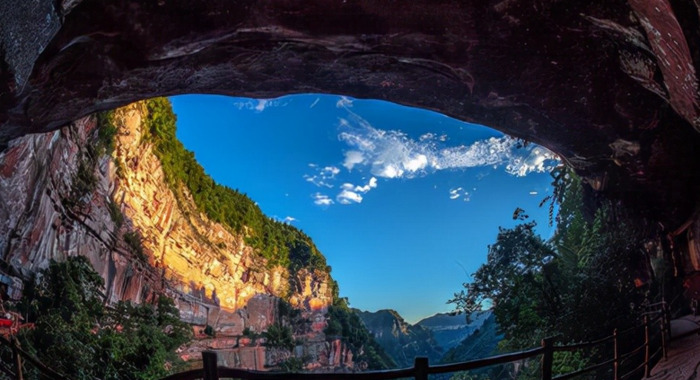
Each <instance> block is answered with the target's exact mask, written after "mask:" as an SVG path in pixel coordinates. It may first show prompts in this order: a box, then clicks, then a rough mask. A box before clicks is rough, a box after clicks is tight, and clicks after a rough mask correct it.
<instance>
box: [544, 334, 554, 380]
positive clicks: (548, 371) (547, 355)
mask: <svg viewBox="0 0 700 380" xmlns="http://www.w3.org/2000/svg"><path fill="white" fill-rule="evenodd" d="M542 348H543V349H544V352H543V353H542V380H552V365H553V364H554V338H544V339H542Z"/></svg>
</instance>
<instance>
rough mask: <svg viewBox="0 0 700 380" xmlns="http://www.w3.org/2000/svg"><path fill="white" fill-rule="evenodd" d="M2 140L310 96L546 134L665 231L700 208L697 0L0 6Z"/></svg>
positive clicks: (546, 140) (595, 183)
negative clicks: (196, 106)
mask: <svg viewBox="0 0 700 380" xmlns="http://www.w3.org/2000/svg"><path fill="white" fill-rule="evenodd" d="M0 11H1V12H0V14H2V16H0V19H1V21H2V22H0V25H2V26H0V43H1V45H0V55H1V58H2V60H0V61H1V62H0V140H1V141H4V142H7V141H8V140H9V139H11V138H14V137H17V136H21V135H24V134H27V133H34V132H43V131H49V130H53V129H56V128H58V127H60V126H62V125H65V124H66V123H68V122H70V121H73V120H75V119H77V118H78V117H80V116H83V115H86V114H88V113H91V112H94V111H97V110H101V109H107V108H113V107H116V106H119V105H124V104H127V103H130V102H132V101H135V100H139V99H143V98H148V97H153V96H161V95H174V94H182V93H216V94H228V95H235V96H247V97H256V98H264V97H276V96H280V95H285V94H292V93H304V92H318V93H335V94H343V95H349V96H353V97H357V98H374V99H381V100H388V101H393V102H396V103H400V104H404V105H409V106H415V107H421V108H426V109H431V110H435V111H438V112H441V113H444V114H446V115H448V116H452V117H455V118H458V119H461V120H465V121H469V122H474V123H478V124H483V125H486V126H489V127H492V128H496V129H498V130H501V131H503V132H505V133H508V134H511V135H514V136H517V137H521V138H524V139H526V140H528V141H533V142H536V143H538V144H541V145H544V146H546V147H548V148H550V149H551V150H553V151H555V152H557V153H558V154H560V155H561V156H562V158H563V159H564V160H565V161H566V162H567V163H568V164H569V165H571V166H573V167H574V168H576V170H577V171H578V172H579V173H580V174H582V175H583V176H584V177H585V178H586V179H587V180H588V182H589V184H590V186H591V189H592V190H594V191H597V192H598V193H601V194H604V195H605V196H608V197H613V198H617V199H625V201H626V202H628V203H630V204H631V205H632V206H633V207H635V208H637V209H639V210H643V211H644V212H643V213H642V214H643V215H645V216H648V217H650V218H652V219H654V220H657V221H660V222H662V223H663V224H665V228H666V229H667V230H673V229H675V228H677V227H678V226H679V225H681V224H682V223H683V222H685V221H686V220H687V219H688V218H691V217H692V216H693V214H694V211H695V209H696V205H697V203H698V194H700V192H699V191H698V190H699V189H698V187H699V186H700V178H699V176H700V167H699V166H700V162H698V157H697V154H696V153H695V152H696V149H695V148H696V147H697V146H698V143H700V139H699V135H698V133H697V129H698V120H700V119H699V117H700V111H699V109H698V89H697V74H696V68H697V67H698V63H699V61H700V36H699V34H700V32H699V31H700V28H699V27H698V26H699V25H700V23H699V21H698V19H699V16H698V14H699V12H698V7H697V5H696V3H695V2H692V1H688V0H686V1H680V0H675V1H671V0H629V1H626V2H625V1H602V0H601V1H591V2H584V3H580V4H578V3H577V4H572V3H569V2H561V1H555V0H549V1H548V0H544V1H538V2H531V1H525V0H503V1H484V0H470V1H440V2H435V1H428V0H422V1H412V2H400V1H386V2H376V1H370V0H364V1H350V0H348V1H325V0H314V1H291V0H286V1H271V0H269V1H169V0H160V1H136V0H116V1H90V0H82V1H81V0H72V1H68V0H66V1H50V0H40V1H37V2H32V3H31V4H29V3H27V4H25V5H22V6H17V7H15V6H14V5H12V4H9V2H4V3H3V4H2V5H0Z"/></svg>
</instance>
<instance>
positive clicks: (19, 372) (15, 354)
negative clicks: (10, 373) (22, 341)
mask: <svg viewBox="0 0 700 380" xmlns="http://www.w3.org/2000/svg"><path fill="white" fill-rule="evenodd" d="M11 342H12V356H13V359H14V360H15V376H17V380H24V375H23V374H22V357H21V356H20V355H19V350H18V349H17V346H18V345H19V342H18V341H17V338H14V337H13V338H12V340H11Z"/></svg>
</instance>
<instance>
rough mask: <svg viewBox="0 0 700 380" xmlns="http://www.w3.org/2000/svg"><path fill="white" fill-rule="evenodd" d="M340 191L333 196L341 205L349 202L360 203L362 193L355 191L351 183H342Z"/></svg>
mask: <svg viewBox="0 0 700 380" xmlns="http://www.w3.org/2000/svg"><path fill="white" fill-rule="evenodd" d="M342 189H343V190H342V191H341V192H340V193H339V194H338V195H337V196H336V197H335V200H337V201H338V203H340V204H343V205H349V204H351V203H361V202H362V195H360V194H359V193H357V192H355V191H354V190H355V186H353V184H351V183H344V184H343V186H342Z"/></svg>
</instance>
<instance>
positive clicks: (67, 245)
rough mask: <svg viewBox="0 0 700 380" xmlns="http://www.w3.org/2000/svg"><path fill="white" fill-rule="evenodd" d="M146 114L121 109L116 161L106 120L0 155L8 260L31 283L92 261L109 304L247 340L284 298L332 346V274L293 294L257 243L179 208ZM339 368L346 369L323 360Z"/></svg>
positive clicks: (190, 207) (304, 273)
mask: <svg viewBox="0 0 700 380" xmlns="http://www.w3.org/2000/svg"><path fill="white" fill-rule="evenodd" d="M146 112H147V111H146V108H145V106H144V105H143V104H142V103H135V104H132V105H129V106H127V107H124V108H122V109H119V110H117V111H116V113H115V124H116V125H117V126H118V128H119V129H118V133H117V137H116V139H115V149H114V151H113V153H112V155H111V156H110V155H106V154H103V155H100V156H97V155H96V154H92V155H91V153H90V152H91V150H90V149H88V145H89V144H94V140H95V134H96V131H95V129H96V119H95V118H94V117H85V118H82V119H80V120H78V121H76V122H74V123H72V124H71V125H69V126H67V127H64V128H62V129H60V130H57V131H54V132H50V133H45V134H34V135H27V136H24V137H21V138H18V139H15V140H13V141H11V142H10V144H9V147H8V149H6V150H4V151H2V152H1V153H0V199H2V202H0V258H2V259H4V260H5V261H6V262H7V263H9V264H10V265H11V266H12V268H13V270H15V271H16V273H15V274H17V275H24V276H26V275H29V274H31V273H34V272H36V271H38V270H40V269H42V268H45V267H47V266H48V265H49V263H50V261H51V260H59V261H60V260H64V259H65V258H67V257H70V256H77V255H83V256H86V257H88V258H89V260H90V262H91V263H92V264H93V266H94V267H95V269H96V270H97V271H98V272H99V273H100V275H101V276H102V277H103V279H104V280H105V294H106V297H107V299H108V301H109V302H112V303H113V302H117V301H120V300H130V301H134V302H149V301H153V300H154V299H155V298H156V297H157V296H158V295H159V294H167V295H169V296H171V297H173V298H174V299H175V300H176V303H177V305H178V308H179V309H180V312H181V317H182V319H183V320H185V321H186V322H189V323H191V324H193V325H198V326H206V325H207V324H208V325H211V326H213V327H214V328H215V330H216V331H217V333H218V334H219V336H222V337H226V336H239V335H241V334H242V332H243V330H244V329H245V328H246V327H247V328H249V329H251V330H252V331H254V332H262V331H264V330H266V328H267V326H269V325H270V324H271V323H274V322H275V319H276V315H277V310H276V305H277V299H278V298H284V299H287V300H289V302H290V303H291V304H292V305H294V306H297V307H299V308H302V309H303V310H304V317H306V318H308V319H309V320H310V321H311V322H310V325H309V329H308V330H309V331H308V334H307V336H306V338H307V340H308V339H311V338H313V339H316V340H318V342H315V343H313V344H321V345H322V346H324V345H326V343H325V337H324V336H323V333H322V330H323V327H325V310H326V308H327V306H328V305H330V304H331V302H332V290H331V289H332V287H331V286H329V284H330V282H329V281H331V279H330V275H329V274H328V273H325V272H319V271H315V272H309V271H308V270H305V269H303V270H301V271H300V272H299V273H294V274H292V275H293V276H295V277H296V278H297V283H298V284H299V286H296V287H294V288H292V287H291V286H290V281H289V277H290V274H289V273H288V270H287V269H286V268H284V267H280V266H271V265H268V263H267V262H266V260H265V259H264V258H262V257H261V256H259V255H258V254H256V252H255V251H254V250H253V248H251V247H250V246H248V245H246V244H245V236H242V235H239V234H235V233H232V232H231V231H230V230H229V229H227V228H226V227H224V226H222V225H219V224H217V223H214V222H212V221H210V220H208V219H207V217H206V216H205V215H203V214H201V213H200V212H199V211H198V210H197V209H196V206H195V205H194V203H193V201H192V200H191V199H190V197H189V195H188V194H187V193H186V192H184V196H182V197H180V198H179V199H178V198H177V197H176V196H175V195H174V194H173V192H172V191H171V190H170V189H169V187H168V186H167V185H166V184H165V182H164V181H163V176H164V174H163V171H162V168H161V165H160V162H159V161H158V159H157V158H156V156H154V155H153V154H152V150H151V149H152V147H151V145H150V144H149V143H147V142H145V140H144V139H143V138H142V130H143V129H142V128H144V124H143V122H144V120H145V117H146ZM81 163H82V164H81ZM88 164H89V165H88ZM81 165H82V166H83V169H80V168H81ZM86 165H88V166H86ZM81 170H84V171H90V172H92V173H93V174H94V176H95V178H96V186H95V187H94V189H92V190H91V191H89V192H87V193H85V194H82V197H80V199H78V201H77V202H76V201H75V198H76V197H75V195H74V194H75V190H74V188H75V186H76V185H75V179H76V178H77V176H78V172H79V171H81ZM110 208H111V213H110ZM115 210H119V212H115ZM117 214H121V215H122V216H123V222H118V219H119V218H118V217H115V215H117ZM127 233H131V234H134V233H135V234H138V235H140V236H141V237H142V246H143V249H144V253H145V254H146V259H145V260H144V259H139V257H138V256H137V255H136V254H135V253H134V252H133V249H132V248H131V247H130V246H129V245H128V244H127V243H126V242H125V238H124V236H125V234H127ZM215 345H216V344H215ZM304 350H306V351H314V352H315V351H323V350H321V349H319V348H304ZM325 351H328V354H329V355H330V354H331V353H333V355H335V356H337V354H336V353H335V350H325ZM325 351H324V352H325ZM267 356H270V355H267ZM335 356H334V358H335ZM346 356H347V355H346ZM261 357H262V358H265V357H266V356H265V354H263V355H262V356H261ZM329 360H330V362H331V363H339V362H338V360H337V359H328V358H326V359H323V360H322V361H323V362H329ZM351 363H352V361H351V359H350V361H349V362H348V363H346V364H350V365H351ZM270 364H271V363H267V364H266V365H270ZM273 364H274V363H273Z"/></svg>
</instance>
